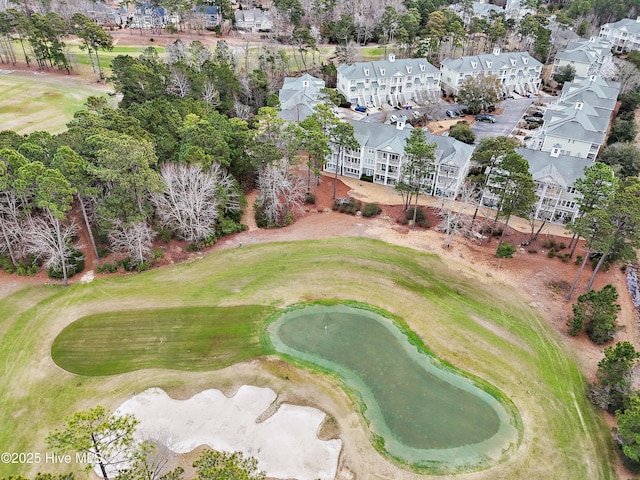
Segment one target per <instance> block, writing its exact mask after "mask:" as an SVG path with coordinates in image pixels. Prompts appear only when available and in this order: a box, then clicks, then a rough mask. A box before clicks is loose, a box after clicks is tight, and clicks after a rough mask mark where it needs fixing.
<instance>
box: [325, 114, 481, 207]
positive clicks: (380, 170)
mask: <svg viewBox="0 0 640 480" xmlns="http://www.w3.org/2000/svg"><path fill="white" fill-rule="evenodd" d="M349 123H350V124H351V125H353V128H354V134H355V137H356V140H357V141H358V143H359V144H360V148H359V149H358V150H347V151H345V152H340V150H339V149H338V148H337V147H335V146H334V147H333V152H332V153H331V155H330V156H329V157H328V158H327V162H326V164H325V171H327V172H332V173H335V171H336V168H337V169H338V174H340V175H345V176H348V177H353V178H361V177H362V176H363V175H364V176H368V177H371V178H373V182H374V183H379V184H381V185H388V186H395V185H397V184H398V183H399V182H400V181H401V180H402V166H403V164H404V162H406V156H405V153H404V147H405V145H406V139H407V138H409V136H410V135H411V130H412V127H411V126H410V125H408V124H407V125H406V126H405V124H404V123H402V122H398V124H397V125H386V124H380V123H367V122H359V121H355V120H353V121H349ZM425 134H426V137H427V142H429V143H432V142H435V143H436V144H437V148H436V151H435V156H436V159H435V167H436V168H435V170H434V172H433V173H432V174H430V175H429V176H428V177H427V178H425V179H424V186H423V189H424V193H425V194H427V195H438V196H447V197H455V196H456V195H457V194H458V192H459V190H460V187H461V186H462V184H463V182H464V179H465V178H466V176H467V173H468V172H469V167H470V165H471V154H472V153H473V146H472V145H467V144H466V143H462V142H460V141H458V140H456V139H454V138H451V137H442V136H439V135H432V134H430V133H428V132H425ZM341 153H342V155H341Z"/></svg>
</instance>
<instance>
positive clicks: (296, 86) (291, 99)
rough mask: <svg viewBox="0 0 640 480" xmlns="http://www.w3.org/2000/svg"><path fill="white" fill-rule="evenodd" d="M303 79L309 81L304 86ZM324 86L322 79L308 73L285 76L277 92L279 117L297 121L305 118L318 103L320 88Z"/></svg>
mask: <svg viewBox="0 0 640 480" xmlns="http://www.w3.org/2000/svg"><path fill="white" fill-rule="evenodd" d="M305 81H306V82H309V83H308V86H306V87H305V86H304V82H305ZM324 86H325V83H324V80H322V79H320V78H316V77H314V76H312V75H309V74H308V73H305V74H304V75H302V76H301V77H286V78H285V79H284V84H283V85H282V89H281V90H280V92H279V94H278V99H279V100H280V112H279V114H278V115H279V116H280V118H282V119H284V120H287V121H289V122H298V121H301V120H304V119H305V118H307V117H308V116H309V115H311V114H312V113H313V109H314V107H315V106H316V105H317V104H318V103H320V101H319V96H320V90H321V89H322V88H324Z"/></svg>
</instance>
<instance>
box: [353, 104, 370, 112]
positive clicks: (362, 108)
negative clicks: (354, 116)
mask: <svg viewBox="0 0 640 480" xmlns="http://www.w3.org/2000/svg"><path fill="white" fill-rule="evenodd" d="M355 111H356V112H362V113H364V112H366V111H367V107H363V106H362V105H358V106H357V107H356V108H355Z"/></svg>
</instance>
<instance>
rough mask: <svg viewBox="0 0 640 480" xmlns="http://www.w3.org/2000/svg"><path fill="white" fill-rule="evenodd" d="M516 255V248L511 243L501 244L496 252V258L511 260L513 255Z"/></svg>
mask: <svg viewBox="0 0 640 480" xmlns="http://www.w3.org/2000/svg"><path fill="white" fill-rule="evenodd" d="M514 253H516V247H515V246H514V245H513V243H508V242H505V243H502V244H500V246H499V247H498V250H497V251H496V257H498V258H513V254H514Z"/></svg>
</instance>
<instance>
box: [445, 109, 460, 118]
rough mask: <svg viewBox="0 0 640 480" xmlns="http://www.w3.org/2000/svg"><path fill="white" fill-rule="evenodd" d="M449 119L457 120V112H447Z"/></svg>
mask: <svg viewBox="0 0 640 480" xmlns="http://www.w3.org/2000/svg"><path fill="white" fill-rule="evenodd" d="M444 113H446V115H447V117H449V118H456V117H457V116H458V114H457V113H456V112H455V110H447V111H446V112H444Z"/></svg>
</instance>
